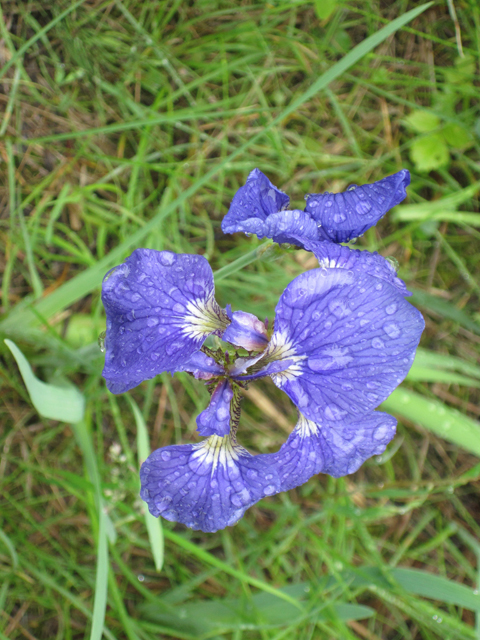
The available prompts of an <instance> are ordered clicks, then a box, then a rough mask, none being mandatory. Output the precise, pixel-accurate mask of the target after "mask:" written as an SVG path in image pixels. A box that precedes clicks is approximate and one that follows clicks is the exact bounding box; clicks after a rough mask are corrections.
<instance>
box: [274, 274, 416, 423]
mask: <svg viewBox="0 0 480 640" xmlns="http://www.w3.org/2000/svg"><path fill="white" fill-rule="evenodd" d="M423 328H424V321H423V318H422V315H421V314H420V312H419V311H418V310H417V309H415V307H413V306H412V305H410V304H409V303H408V302H407V301H406V300H405V299H404V297H403V295H402V294H401V293H400V292H399V291H398V290H397V289H395V288H394V287H393V286H391V285H390V284H388V283H387V282H385V281H382V280H380V279H379V278H375V277H372V276H370V275H368V274H366V273H357V272H354V271H352V270H347V269H338V268H333V269H315V270H312V271H309V272H307V273H304V274H302V275H300V276H298V277H297V278H295V280H293V282H291V283H290V284H289V285H288V287H287V288H286V290H285V291H284V293H283V294H282V296H281V298H280V301H279V303H278V305H277V309H276V318H275V331H274V333H273V335H272V337H271V339H270V342H269V345H268V347H267V350H266V354H267V358H269V359H271V360H272V361H274V360H293V361H294V364H293V365H290V366H289V367H288V368H287V369H286V370H285V371H283V372H281V373H278V374H274V375H272V380H273V381H274V382H275V384H276V385H277V386H278V387H279V388H280V389H283V390H284V391H285V392H286V393H287V394H288V395H289V396H290V398H291V399H292V401H293V402H294V403H295V404H296V405H297V407H298V408H299V410H300V411H301V412H302V413H303V414H304V415H305V416H306V417H307V418H308V419H309V420H312V421H314V422H323V421H332V422H334V421H341V420H343V421H352V420H354V419H356V418H358V417H359V416H362V415H365V414H366V413H370V411H372V409H374V408H375V407H377V406H378V405H379V404H380V403H381V402H383V400H385V398H387V397H388V395H389V394H390V393H391V392H392V391H393V389H395V387H396V386H397V385H398V384H400V382H401V381H402V380H403V379H404V377H405V376H406V374H407V372H408V370H409V369H410V367H411V365H412V362H413V358H414V355H415V349H416V347H417V345H418V342H419V340H420V336H421V333H422V331H423Z"/></svg>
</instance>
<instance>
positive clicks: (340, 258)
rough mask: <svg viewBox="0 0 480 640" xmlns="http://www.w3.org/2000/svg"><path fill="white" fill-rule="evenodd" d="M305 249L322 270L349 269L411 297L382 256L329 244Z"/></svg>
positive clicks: (312, 245) (316, 243) (308, 246)
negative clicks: (377, 279) (313, 256)
mask: <svg viewBox="0 0 480 640" xmlns="http://www.w3.org/2000/svg"><path fill="white" fill-rule="evenodd" d="M305 248H306V249H307V250H308V251H312V252H313V253H314V255H315V257H316V258H317V260H318V262H319V265H320V267H321V268H324V269H332V268H336V269H351V270H352V271H355V272H358V273H367V274H368V275H370V276H375V278H380V279H381V280H385V282H388V283H389V284H391V285H393V286H394V287H395V288H396V289H398V291H400V293H401V294H402V295H404V296H411V295H412V294H411V293H410V291H408V290H407V287H406V285H405V283H404V281H403V280H401V279H400V278H399V277H398V276H397V272H396V270H395V267H394V266H393V265H392V264H391V263H390V262H389V261H388V260H387V259H386V258H384V257H383V256H381V255H380V254H378V253H377V252H376V251H375V252H373V253H372V252H370V251H358V250H357V249H350V247H344V246H342V245H339V244H333V243H331V242H307V243H306V245H305Z"/></svg>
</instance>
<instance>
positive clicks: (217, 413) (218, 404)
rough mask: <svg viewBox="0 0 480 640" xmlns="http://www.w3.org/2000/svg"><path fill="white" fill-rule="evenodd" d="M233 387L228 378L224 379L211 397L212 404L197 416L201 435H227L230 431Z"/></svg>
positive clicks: (198, 429)
mask: <svg viewBox="0 0 480 640" xmlns="http://www.w3.org/2000/svg"><path fill="white" fill-rule="evenodd" d="M232 399H233V391H232V387H231V386H230V383H229V382H228V380H222V381H221V382H219V383H218V384H217V386H216V388H215V391H214V392H213V394H212V397H211V398H210V404H209V405H208V407H207V408H206V409H205V411H202V413H201V414H200V415H199V416H198V417H197V426H198V428H197V431H198V433H199V434H200V435H201V436H213V435H216V436H227V435H228V434H229V433H230V402H231V401H232Z"/></svg>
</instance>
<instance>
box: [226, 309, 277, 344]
mask: <svg viewBox="0 0 480 640" xmlns="http://www.w3.org/2000/svg"><path fill="white" fill-rule="evenodd" d="M227 314H228V317H229V319H230V321H231V322H230V324H229V325H228V327H227V328H226V330H225V332H224V334H223V336H222V340H225V341H226V342H230V344H233V345H235V346H237V347H242V348H243V349H246V350H247V351H262V350H263V349H265V347H266V346H267V342H268V337H267V329H266V327H265V324H264V323H263V322H261V321H260V320H259V319H258V318H257V317H256V316H254V315H253V313H247V312H246V311H234V312H232V311H231V309H230V305H227Z"/></svg>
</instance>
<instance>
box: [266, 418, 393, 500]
mask: <svg viewBox="0 0 480 640" xmlns="http://www.w3.org/2000/svg"><path fill="white" fill-rule="evenodd" d="M396 424H397V421H396V420H395V418H394V417H393V416H390V415H388V413H382V412H380V411H378V412H377V411H375V412H372V413H370V414H368V415H367V416H364V417H362V418H360V419H358V420H355V421H354V422H350V423H348V424H344V423H332V422H325V423H315V422H312V421H311V420H308V419H307V418H305V416H303V415H302V414H300V415H299V419H298V422H297V424H296V426H295V429H294V431H293V432H292V433H291V435H290V436H289V438H288V440H287V441H286V442H285V444H284V445H283V446H282V448H281V449H280V451H278V452H277V453H274V454H271V456H270V460H269V462H270V463H271V464H273V465H274V466H275V467H276V469H277V471H278V474H279V476H280V479H281V481H282V491H288V490H289V489H293V488H294V487H298V486H300V485H301V484H303V483H304V482H307V480H309V478H311V477H312V476H313V475H315V474H317V473H328V474H329V475H331V476H333V477H334V478H339V477H340V476H345V475H347V474H349V473H353V472H354V471H356V470H357V469H358V468H359V467H360V466H361V465H362V464H363V463H364V462H365V460H367V459H368V458H370V457H371V456H374V455H378V454H380V453H383V451H385V447H386V446H387V444H388V443H389V442H390V440H391V439H392V438H393V436H394V435H395V426H396Z"/></svg>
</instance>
